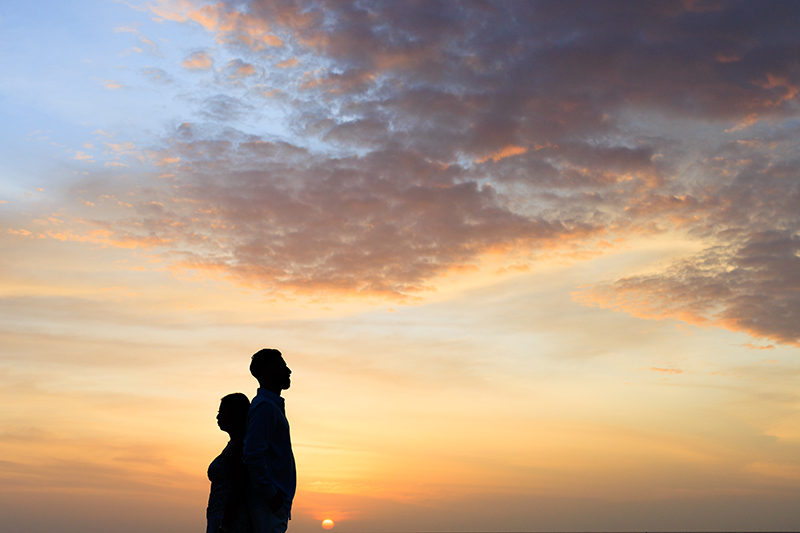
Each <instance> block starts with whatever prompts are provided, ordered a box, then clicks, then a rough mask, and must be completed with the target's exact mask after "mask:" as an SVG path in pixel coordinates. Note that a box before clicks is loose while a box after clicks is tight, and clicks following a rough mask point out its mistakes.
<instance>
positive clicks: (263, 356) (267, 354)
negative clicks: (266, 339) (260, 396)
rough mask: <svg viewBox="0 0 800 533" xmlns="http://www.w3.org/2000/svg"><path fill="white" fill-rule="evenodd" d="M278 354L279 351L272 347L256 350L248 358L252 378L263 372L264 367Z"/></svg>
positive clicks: (279, 354) (278, 355)
mask: <svg viewBox="0 0 800 533" xmlns="http://www.w3.org/2000/svg"><path fill="white" fill-rule="evenodd" d="M280 356H281V352H279V351H278V350H276V349H274V348H264V349H263V350H259V351H257V352H256V353H254V354H253V357H251V358H250V373H251V374H253V377H254V378H256V379H258V378H259V376H261V375H263V374H264V369H265V368H267V367H268V366H269V365H270V363H272V361H274V360H275V359H276V358H278V357H280Z"/></svg>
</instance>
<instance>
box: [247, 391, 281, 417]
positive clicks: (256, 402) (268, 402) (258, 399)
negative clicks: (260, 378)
mask: <svg viewBox="0 0 800 533" xmlns="http://www.w3.org/2000/svg"><path fill="white" fill-rule="evenodd" d="M279 401H280V396H277V395H276V394H273V393H271V392H269V391H266V390H264V389H258V392H257V393H256V395H255V397H254V398H253V401H252V402H250V411H249V412H250V413H251V414H252V413H253V412H254V411H255V410H256V409H259V410H262V411H263V410H264V409H265V408H266V409H269V410H272V409H278V410H280V405H279V403H278V402H279Z"/></svg>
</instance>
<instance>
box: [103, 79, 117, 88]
mask: <svg viewBox="0 0 800 533" xmlns="http://www.w3.org/2000/svg"><path fill="white" fill-rule="evenodd" d="M101 81H102V83H103V85H104V86H105V88H106V89H111V90H115V89H121V88H122V84H121V83H119V82H117V81H114V80H101Z"/></svg>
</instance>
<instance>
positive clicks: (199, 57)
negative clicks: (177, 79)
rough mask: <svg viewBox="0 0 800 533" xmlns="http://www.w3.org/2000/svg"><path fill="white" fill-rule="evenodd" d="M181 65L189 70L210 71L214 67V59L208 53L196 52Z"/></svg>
mask: <svg viewBox="0 0 800 533" xmlns="http://www.w3.org/2000/svg"><path fill="white" fill-rule="evenodd" d="M181 65H182V66H183V68H187V69H189V70H208V69H210V68H211V67H213V66H214V58H212V57H211V54H209V53H208V52H195V53H193V54H192V55H190V56H189V57H187V58H186V59H185V60H184V61H183V63H181Z"/></svg>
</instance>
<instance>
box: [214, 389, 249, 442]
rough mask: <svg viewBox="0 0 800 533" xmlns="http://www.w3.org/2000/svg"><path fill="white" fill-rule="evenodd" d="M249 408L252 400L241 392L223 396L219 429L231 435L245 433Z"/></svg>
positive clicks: (219, 414)
mask: <svg viewBox="0 0 800 533" xmlns="http://www.w3.org/2000/svg"><path fill="white" fill-rule="evenodd" d="M249 409H250V400H248V399H247V396H245V395H244V394H242V393H241V392H234V393H233V394H228V395H227V396H225V397H223V398H222V400H221V401H220V402H219V413H217V425H218V426H219V429H221V430H222V431H225V432H227V433H229V434H230V435H231V436H234V435H240V436H241V435H244V433H245V429H246V426H247V411H248V410H249Z"/></svg>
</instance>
